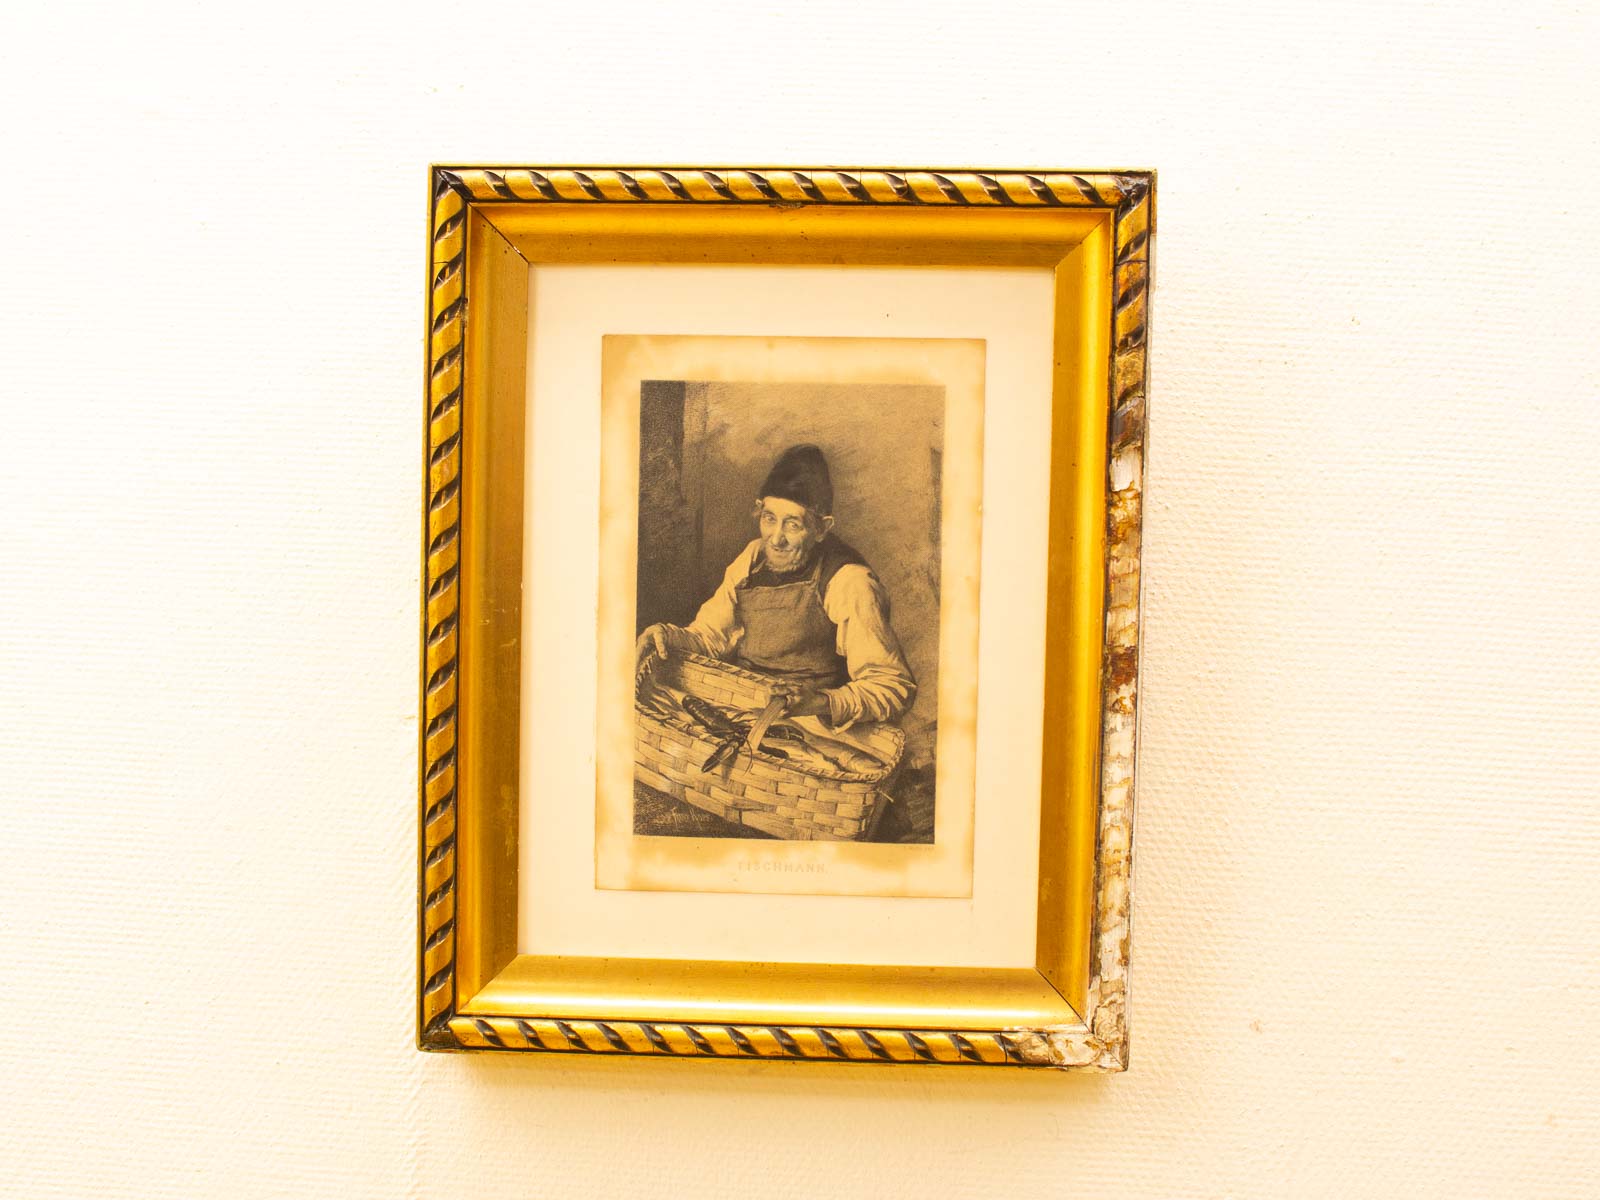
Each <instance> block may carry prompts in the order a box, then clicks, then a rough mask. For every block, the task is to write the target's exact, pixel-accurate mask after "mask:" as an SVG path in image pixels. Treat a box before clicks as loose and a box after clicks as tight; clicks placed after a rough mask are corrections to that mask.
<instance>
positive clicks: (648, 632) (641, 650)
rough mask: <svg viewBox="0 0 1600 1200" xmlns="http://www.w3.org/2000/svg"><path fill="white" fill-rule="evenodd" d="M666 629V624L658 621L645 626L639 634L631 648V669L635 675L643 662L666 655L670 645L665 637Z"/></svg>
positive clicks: (643, 666)
mask: <svg viewBox="0 0 1600 1200" xmlns="http://www.w3.org/2000/svg"><path fill="white" fill-rule="evenodd" d="M667 629H668V627H667V626H666V625H662V624H659V623H658V624H655V625H648V626H646V627H645V631H644V632H643V633H641V634H640V635H639V640H638V642H637V643H636V644H635V645H634V648H633V671H634V674H635V675H637V674H638V673H639V672H640V671H642V670H644V668H645V664H646V663H648V662H649V661H650V660H651V659H652V658H665V657H666V656H667V650H668V649H669V648H670V646H671V642H670V641H669V640H668V637H667Z"/></svg>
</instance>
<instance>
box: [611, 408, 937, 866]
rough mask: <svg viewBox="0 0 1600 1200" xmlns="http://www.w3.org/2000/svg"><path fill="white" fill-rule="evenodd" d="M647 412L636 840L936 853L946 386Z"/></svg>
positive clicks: (642, 447)
mask: <svg viewBox="0 0 1600 1200" xmlns="http://www.w3.org/2000/svg"><path fill="white" fill-rule="evenodd" d="M639 401H640V404H639V510H638V541H637V602H636V610H635V611H636V630H635V632H636V635H637V645H636V649H635V716H634V721H635V758H636V763H635V775H634V779H635V783H634V833H635V834H636V835H643V836H654V837H659V836H688V837H700V838H705V837H724V838H726V837H753V838H778V839H782V840H807V841H889V842H902V843H917V842H931V841H932V840H933V831H934V814H935V808H936V804H935V799H936V798H935V786H934V781H935V778H936V771H935V767H936V763H935V756H936V746H937V725H938V704H937V697H938V694H939V688H938V674H939V648H940V632H939V631H940V567H941V554H940V531H941V512H940V504H941V467H942V462H943V456H944V449H945V447H944V436H945V423H944V416H945V389H944V388H943V387H940V386H937V385H934V384H899V383H886V384H877V383H837V384H819V383H773V382H763V383H740V382H728V381H696V380H646V381H644V382H643V383H642V385H641V387H640V392H639Z"/></svg>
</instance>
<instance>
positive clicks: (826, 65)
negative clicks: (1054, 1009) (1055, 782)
mask: <svg viewBox="0 0 1600 1200" xmlns="http://www.w3.org/2000/svg"><path fill="white" fill-rule="evenodd" d="M74 8H75V6H71V5H56V6H48V7H47V6H44V5H34V6H30V7H27V8H21V9H17V10H16V11H13V12H9V13H8V14H7V15H6V16H5V18H4V19H3V22H4V23H3V28H0V97H3V100H4V110H5V112H6V113H7V120H6V121H5V122H4V126H3V130H0V148H3V150H4V158H5V162H6V164H7V165H6V183H7V186H6V187H4V188H3V189H0V218H3V222H4V228H5V230H6V234H7V254H6V269H5V273H4V276H3V284H0V352H3V361H4V363H5V375H4V382H3V385H0V398H3V402H4V405H5V414H4V417H5V424H4V431H5V434H4V445H5V450H6V469H5V470H4V472H0V500H3V504H4V509H3V511H4V512H5V514H6V518H7V519H6V522H5V532H4V534H3V535H0V539H3V540H0V545H3V546H4V549H5V561H6V571H5V573H4V577H3V582H0V594H3V595H4V598H5V602H4V614H5V620H4V622H3V623H0V679H3V681H4V684H5V690H6V711H5V720H4V723H3V725H0V730H3V732H0V780H3V781H4V782H3V785H0V795H3V802H4V809H3V813H4V821H5V830H6V842H5V869H4V876H3V878H4V883H5V889H4V890H5V905H4V908H3V910H0V951H3V961H4V963H5V982H4V986H3V987H0V1072H3V1076H4V1078H5V1079H6V1082H7V1096H6V1111H7V1117H6V1126H7V1129H6V1135H5V1137H4V1138H0V1191H3V1192H5V1193H6V1194H11V1195H17V1196H28V1197H68V1196H72V1197H77V1196H81V1195H86V1194H91V1193H95V1192H101V1191H103V1192H106V1193H108V1194H117V1195H126V1196H141V1197H143V1196H150V1197H166V1196H220V1195H227V1196H230V1197H244V1196H250V1197H254V1196H277V1195H285V1194H294V1195H304V1196H339V1197H341V1198H344V1200H350V1198H354V1197H369V1196H370V1197H374V1198H378V1197H382V1198H385V1200H388V1198H392V1197H396V1196H417V1197H430V1198H432V1197H451V1196H465V1195H474V1194H484V1193H488V1192H492V1193H493V1194H496V1195H529V1196H552V1197H566V1196H597V1195H629V1196H638V1197H679V1196H713V1195H727V1196H751V1195H769V1196H784V1197H800V1196H812V1195H819V1194H829V1195H840V1196H871V1197H874V1198H876V1200H888V1198H892V1197H901V1196H905V1197H912V1196H914V1197H918V1198H919V1200H920V1198H923V1197H928V1196H972V1195H982V1196H994V1197H1001V1196H1005V1197H1033V1196H1050V1197H1061V1196H1076V1195H1087V1194H1101V1195H1122V1196H1129V1197H1172V1196H1185V1197H1188V1196H1196V1197H1211V1196H1218V1197H1221V1196H1259V1197H1282V1196H1295V1197H1315V1196H1340V1197H1343V1196H1352V1195H1361V1196H1407V1197H1409V1196H1450V1197H1463V1196H1496V1197H1499V1196H1540V1197H1578V1196H1589V1195H1593V1194H1594V1188H1595V1184H1594V1178H1595V1174H1596V1172H1597V1171H1600V1150H1597V1147H1600V1100H1597V1095H1596V1093H1597V1087H1600V1085H1597V1083H1596V1081H1595V1073H1594V1071H1593V1069H1592V1067H1593V1063H1594V1061H1595V1054H1594V1046H1595V1042H1596V1039H1597V1038H1600V1018H1597V1016H1596V1015H1595V1014H1596V1012H1597V1011H1600V1007H1597V1001H1600V988H1597V984H1596V975H1597V973H1596V967H1595V965H1594V960H1595V955H1596V951H1597V949H1600V903H1597V902H1596V899H1595V888H1594V878H1595V874H1596V869H1597V868H1600V812H1597V808H1600V804H1597V799H1600V797H1597V793H1600V785H1597V778H1600V703H1597V702H1600V692H1597V686H1596V682H1595V678H1596V670H1597V668H1600V624H1597V621H1596V618H1595V616H1594V612H1593V606H1594V603H1595V600H1594V598H1595V596H1596V594H1597V592H1600V553H1597V547H1600V488H1597V484H1600V470H1597V466H1596V464H1597V461H1600V403H1597V400H1600V395H1597V393H1600V350H1597V349H1596V347H1597V344H1600V343H1597V339H1596V337H1595V334H1594V330H1593V327H1592V326H1593V315H1594V314H1595V313H1596V312H1600V238H1597V233H1596V227H1595V223H1594V220H1593V216H1592V214H1591V212H1590V211H1589V210H1590V208H1591V204H1590V199H1591V197H1592V196H1593V194H1594V192H1595V189H1596V187H1597V186H1600V148H1597V143H1596V140H1595V137H1594V134H1593V127H1592V125H1593V122H1592V114H1593V112H1594V111H1595V107H1596V101H1597V98H1600V97H1597V94H1596V84H1595V77H1594V72H1593V66H1592V61H1591V58H1592V47H1593V46H1594V45H1595V44H1596V42H1597V39H1600V26H1597V21H1596V18H1595V16H1594V15H1593V11H1592V9H1589V8H1587V7H1586V6H1579V5H1575V4H1556V3H1546V2H1535V3H1531V4H1525V5H1506V4H1493V5H1478V4H1471V3H1467V4H1457V5H1449V6H1441V5H1435V4H1422V3H1415V2H1411V0H1398V2H1396V0H1385V2H1383V3H1372V4H1352V3H1333V4H1329V5H1322V6H1315V7H1306V8H1304V9H1293V8H1291V9H1282V10H1267V9H1263V8H1261V6H1259V5H1255V4H1244V3H1238V2H1228V3H1223V4H1220V5H1189V4H1184V5H1179V4H1173V5H1165V4H1156V5H1142V6H1134V7H1130V6H1121V7H1113V6H1105V5H1098V6H1086V7H1083V8H1081V9H1079V8H1073V7H1071V6H1063V5H1061V4H1058V3H1051V4H1040V5H1021V4H1000V5H998V6H975V5H970V4H954V3H929V2H928V0H920V2H918V3H916V4H909V3H907V4H895V3H882V4H875V5H862V4H859V3H836V2H834V0H818V2H817V3H813V4H810V5H806V6H798V7H793V8H790V9H787V10H784V11H783V12H781V13H770V12H767V11H766V10H764V9H761V8H759V7H758V6H756V7H753V6H751V5H748V4H737V5H735V4H694V5H690V6H672V5H656V6H648V7H645V6H640V7H638V8H637V9H632V8H630V9H628V10H626V11H623V10H621V9H620V8H618V9H614V10H605V11H603V12H602V11H597V10H593V9H585V8H581V7H580V8H576V9H568V8H564V9H559V10H551V11H549V12H542V11H540V9H539V8H538V7H537V6H529V5H526V4H518V5H514V6H509V5H508V6H505V7H503V8H487V7H472V8H468V9H466V10H465V11H461V12H453V13H451V14H449V15H448V17H446V15H445V14H443V13H442V12H441V11H440V10H438V9H415V10H412V9H408V8H398V7H395V6H386V7H384V8H383V9H381V10H379V9H377V8H374V9H372V10H370V11H359V10H344V9H340V8H337V7H334V6H327V5H320V6H315V7H312V6H302V5H297V4H285V5H275V6H270V7H267V8H261V9H258V10H238V11H234V10H231V9H229V8H227V7H225V6H200V5H190V4H178V3H173V2H171V0H158V2H156V3H152V4H147V5H142V6H129V7H125V8H123V9H119V10H110V11H104V12H98V11H97V12H94V13H92V14H91V13H89V12H87V11H85V12H81V13H79V12H75V11H74ZM430 159H436V160H441V161H449V160H455V161H462V160H485V161H515V160H519V159H520V160H524V161H530V162H541V161H542V162H559V161H577V162H582V161H587V162H602V163H605V162H663V161H664V162H687V163H701V162H705V163H711V162H717V163H738V162H758V163H769V162H779V163H784V162H790V163H805V162H835V163H842V164H855V163H888V162H902V163H907V164H912V165H922V164H934V163H950V164H955V165H963V164H984V165H1029V164H1037V165H1068V166H1103V167H1115V166H1123V165H1130V166H1154V167H1156V168H1158V169H1159V170H1160V171H1161V173H1162V174H1161V182H1160V216H1159V219H1160V238H1159V242H1158V251H1157V262H1156V273H1155V292H1154V297H1155V303H1154V313H1153V316H1154V336H1153V343H1152V344H1153V359H1152V385H1151V386H1152V390H1151V413H1152V425H1151V454H1150V470H1149V477H1148V478H1149V499H1148V509H1147V512H1148V515H1147V522H1148V524H1147V537H1146V578H1147V585H1146V586H1147V592H1146V611H1145V619H1146V648H1145V659H1144V670H1145V674H1144V677H1143V678H1144V690H1143V714H1144V725H1143V744H1142V755H1143V757H1142V772H1143V773H1142V779H1141V787H1140V796H1139V804H1140V808H1139V817H1138V822H1139V824H1138V854H1139V864H1138V881H1137V891H1136V906H1135V912H1134V939H1135V950H1134V955H1135V957H1134V976H1133V1008H1132V1014H1133V1038H1134V1041H1133V1064H1132V1070H1131V1071H1130V1072H1129V1073H1128V1074H1127V1075H1125V1076H1121V1077H1117V1078H1111V1079H1098V1078H1076V1077H1058V1076H1050V1075H1047V1076H1039V1075H1031V1074H1020V1073H1004V1072H1001V1073H981V1072H979V1073H969V1072H959V1071H940V1070H937V1069H927V1068H924V1069H918V1068H906V1069H901V1068H892V1069H884V1070H867V1069H850V1068H833V1067H827V1066H810V1067H808V1066H804V1065H797V1066H789V1067H778V1068H763V1067H759V1066H756V1065H745V1064H738V1063H672V1062H652V1061H643V1062H609V1061H588V1060H582V1059H576V1060H575V1059H561V1060H544V1061H528V1060H515V1061H507V1060H503V1059H493V1060H481V1059H471V1058H462V1057H454V1058H440V1057H423V1056H420V1055H418V1054H417V1053H416V1052H415V1051H414V1050H413V1049H412V1048H411V1036H412V1033H411V988H412V973H413V970H414V966H413V949H412V947H413V941H412V937H413V928H414V926H413V920H414V918H413V906H412V892H413V887H414V874H413V867H414V854H415V838H416V831H415V827H414V822H415V809H414V805H413V772H414V769H415V750H416V702H415V690H416V689H415V678H416V666H415V645H414V644H415V639H416V636H417V626H418V617H417V607H416V597H417V588H416V577H417V559H418V526H419V519H418V506H419V499H418V484H417V474H418V471H417V468H418V465H419V459H420V424H421V422H420V419H419V412H420V408H419V402H420V397H421V374H422V350H421V332H422V317H421V313H422V299H423V295H422V293H423V270H422V254H423V226H424V198H425V197H424V192H425V188H424V169H425V166H426V164H427V162H428V161H429V160H430Z"/></svg>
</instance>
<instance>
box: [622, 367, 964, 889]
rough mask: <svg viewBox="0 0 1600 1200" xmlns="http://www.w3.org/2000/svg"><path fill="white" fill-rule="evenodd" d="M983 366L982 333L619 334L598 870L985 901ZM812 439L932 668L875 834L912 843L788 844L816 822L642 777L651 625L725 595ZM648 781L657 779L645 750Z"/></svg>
mask: <svg viewBox="0 0 1600 1200" xmlns="http://www.w3.org/2000/svg"><path fill="white" fill-rule="evenodd" d="M984 373H985V345H984V343H983V342H982V341H980V340H974V339H943V338H939V339H931V338H927V339H891V338H760V337H706V336H618V335H613V336H607V337H605V338H604V339H603V350H602V406H601V429H600V434H601V462H600V468H601V470H600V493H601V512H600V525H599V540H600V546H599V568H600V579H599V597H598V614H597V615H598V629H597V635H598V637H597V649H598V656H597V667H598V679H597V702H598V705H597V707H598V711H597V713H596V749H597V753H596V758H595V762H596V814H595V816H596V826H595V839H596V840H595V883H596V886H598V887H600V888H603V889H621V890H662V891H713V892H750V893H789V894H801V895H804V894H812V895H861V896H919V897H964V896H969V895H971V892H972V860H973V840H972V839H973V821H974V791H975V736H976V720H977V658H978V594H979V583H980V580H979V559H980V553H981V544H980V543H981V530H982V514H981V498H982V494H983V479H982V469H983V467H982V464H983V426H984V396H983V381H984ZM641 404H643V405H644V421H643V429H644V431H645V437H646V439H647V444H646V445H645V446H644V450H645V454H644V464H643V466H641ZM656 410H659V412H660V414H662V415H663V419H659V420H658V419H656V418H655V417H654V416H652V413H653V412H654V411H656ZM652 440H653V441H659V442H660V446H659V448H657V447H655V446H654V445H653V441H652ZM796 443H816V444H818V445H826V446H827V447H828V448H829V452H830V454H831V455H832V458H831V459H829V460H828V461H829V465H830V466H831V467H832V470H833V474H834V476H835V479H834V482H835V484H836V485H837V486H838V488H839V490H840V491H839V499H838V503H837V506H836V512H837V513H838V514H839V518H840V521H841V524H840V527H839V532H840V534H841V535H842V538H851V539H852V541H851V543H850V544H851V545H852V546H854V545H855V544H856V543H857V542H860V543H862V546H863V548H867V547H870V556H869V558H868V561H870V563H871V570H872V571H873V572H874V573H875V574H876V575H877V576H878V577H879V578H881V579H882V581H883V586H884V589H885V591H886V592H887V594H888V598H889V605H888V613H889V614H890V621H891V623H892V624H893V625H894V639H895V640H898V642H899V643H900V644H901V646H903V648H904V654H903V657H904V661H905V662H906V663H907V664H912V665H914V668H915V675H916V695H915V699H914V701H913V702H911V703H910V705H909V707H908V708H906V709H905V710H904V711H897V712H895V713H894V718H893V719H894V723H895V724H896V726H897V727H899V728H901V729H902V732H903V734H904V737H905V743H906V754H905V757H904V760H903V762H902V764H901V770H900V772H899V774H898V776H897V777H896V783H895V790H896V793H897V795H896V802H895V803H894V804H892V805H890V806H889V807H888V808H887V809H886V810H885V811H886V812H888V813H890V814H892V818H887V817H886V818H883V819H881V820H880V821H879V822H877V823H876V824H875V826H874V827H873V828H872V829H871V830H868V831H864V834H865V835H866V836H870V837H876V838H879V839H885V838H892V839H893V840H876V841H866V840H788V838H793V837H803V836H805V835H803V834H800V835H794V834H790V835H787V836H786V833H785V831H784V830H783V829H782V828H779V827H775V826H774V825H772V824H768V825H766V826H764V829H765V836H763V833H762V832H761V831H759V830H757V831H752V829H751V828H750V827H749V826H747V825H743V824H740V823H738V821H739V818H738V815H737V814H727V813H725V814H724V815H732V816H733V818H734V821H733V823H729V822H727V821H724V820H721V819H719V818H718V817H717V816H713V815H708V814H705V813H702V812H700V811H698V810H696V809H694V808H693V807H692V806H690V805H687V804H685V803H684V802H683V801H682V800H679V801H677V802H676V804H674V802H673V801H672V800H671V799H670V798H669V797H667V796H665V795H661V794H658V793H655V792H654V791H653V790H652V789H651V788H649V787H648V786H647V785H645V784H641V783H640V782H639V780H638V779H636V778H635V774H636V773H635V770H634V763H635V742H634V734H635V725H634V721H635V710H634V687H635V665H636V663H635V637H636V634H637V632H638V630H639V629H640V628H641V627H643V626H645V625H646V624H648V623H649V622H650V621H653V620H655V619H657V617H658V616H662V615H675V616H676V619H677V621H679V622H684V621H686V620H687V617H686V616H685V615H684V614H685V613H689V612H692V611H693V609H694V608H695V607H697V606H698V605H699V604H700V602H701V600H702V599H705V598H706V596H701V595H700V593H706V594H707V596H708V595H709V594H710V593H711V592H713V591H715V590H716V583H717V578H718V577H719V576H721V575H722V573H723V572H722V568H723V567H724V566H725V565H726V564H725V563H724V561H723V560H724V559H725V558H726V557H727V556H728V553H729V551H730V549H733V550H740V549H742V548H743V547H744V546H745V544H746V540H747V539H750V538H754V537H755V536H756V533H757V530H756V525H755V520H754V515H753V513H752V499H753V493H754V492H755V491H756V490H757V482H755V481H759V480H760V479H761V477H762V475H763V474H764V473H765V472H766V471H767V469H768V467H769V465H770V464H771V461H772V459H773V457H774V456H775V455H779V454H780V453H781V452H782V451H783V450H784V448H785V447H787V446H793V445H794V444H796ZM663 456H666V457H669V458H670V459H671V462H670V464H669V465H668V468H666V474H665V475H660V476H658V472H657V466H658V460H659V459H660V458H662V457H663ZM686 491H692V492H693V493H694V494H693V496H692V497H688V496H685V495H684V493H685V492H686ZM675 509H681V510H682V511H674V510H675ZM641 522H642V523H643V524H644V526H645V528H644V530H643V531H641ZM842 538H841V540H842ZM835 544H836V545H837V544H838V543H837V542H836V543H835ZM756 554H757V556H758V558H759V554H760V549H759V544H758V549H757V550H756ZM688 597H693V603H692V604H690V603H688V599H687V598H688ZM795 724H798V725H800V726H804V727H806V728H808V729H809V728H811V726H810V725H809V724H808V722H807V721H806V720H804V719H802V720H801V721H799V722H796V723H795ZM815 728H816V729H818V730H819V731H820V732H823V733H826V732H827V731H828V730H827V727H826V726H822V725H817V726H815ZM792 735H793V731H791V736H792ZM845 736H847V737H848V734H847V735H845ZM821 744H822V745H825V746H826V745H831V744H832V743H829V742H827V741H826V740H821ZM860 744H861V745H862V746H863V747H865V743H864V742H863V743H860ZM804 749H806V750H809V747H806V748H804ZM639 776H640V778H641V779H651V778H654V777H653V776H652V775H651V773H650V771H649V769H648V764H646V769H645V770H643V771H641V772H639ZM801 827H802V828H806V827H807V826H804V825H802V826H801Z"/></svg>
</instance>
